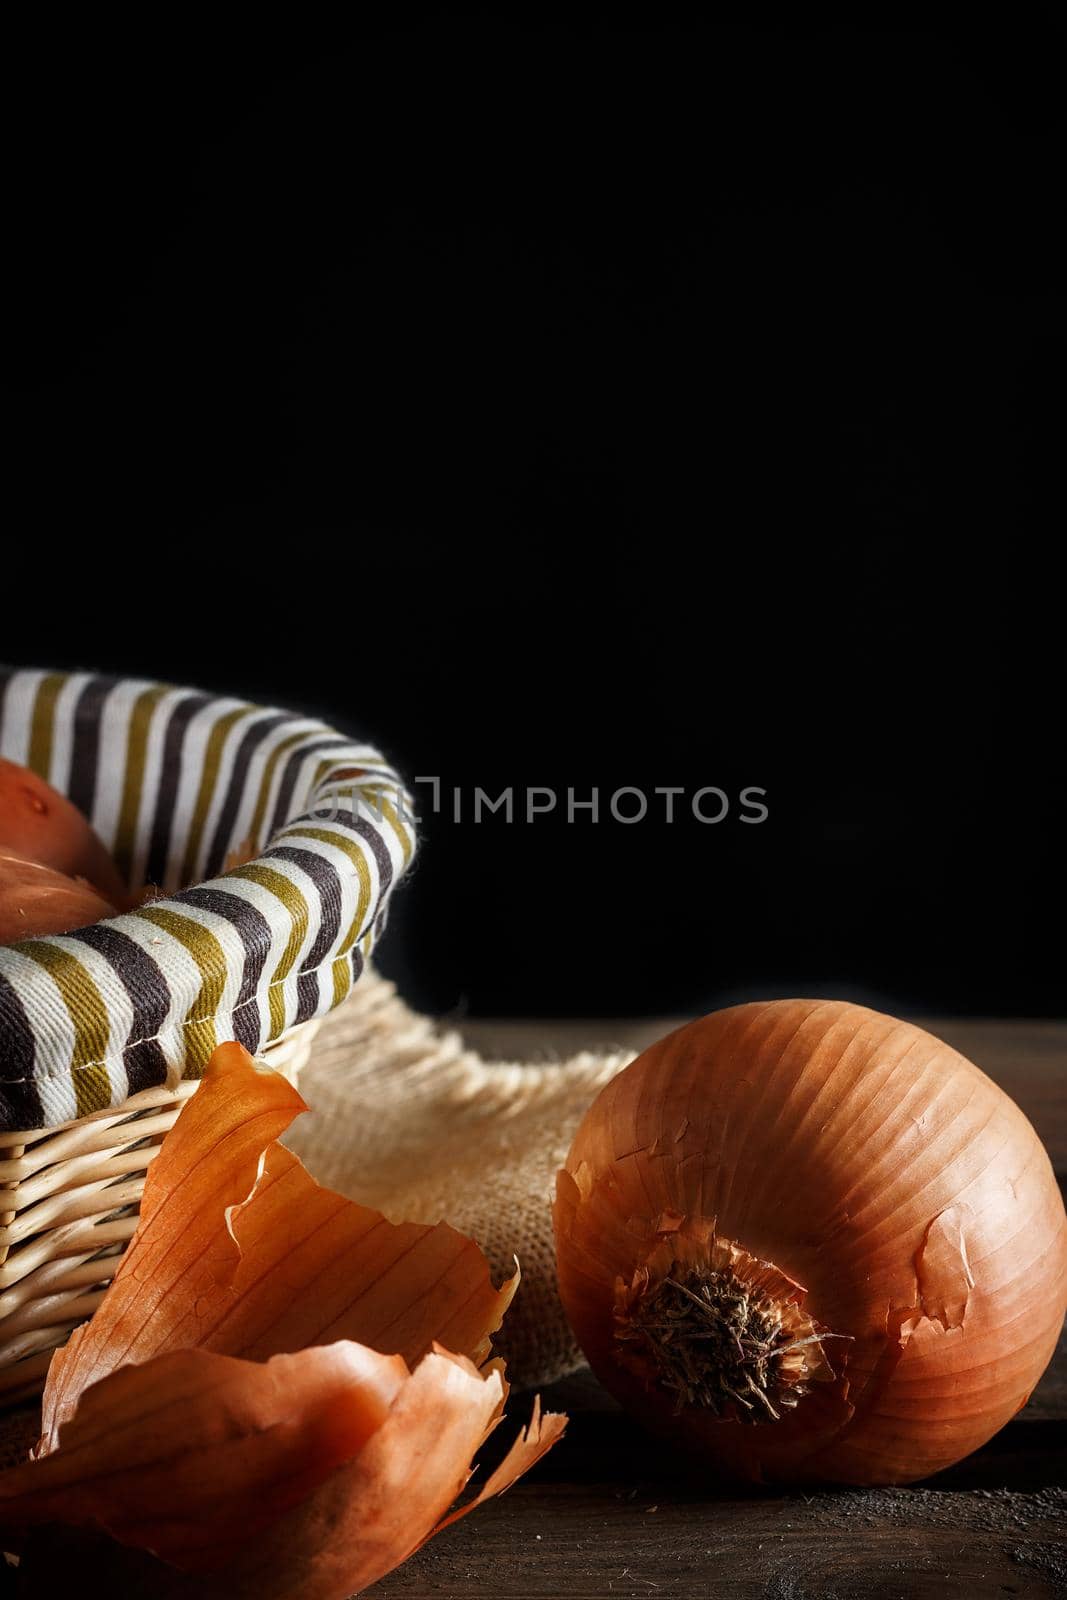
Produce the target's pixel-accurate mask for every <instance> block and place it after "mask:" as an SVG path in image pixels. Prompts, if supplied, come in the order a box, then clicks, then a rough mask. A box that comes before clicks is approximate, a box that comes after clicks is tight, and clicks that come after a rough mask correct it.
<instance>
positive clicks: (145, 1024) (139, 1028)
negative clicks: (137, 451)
mask: <svg viewBox="0 0 1067 1600" xmlns="http://www.w3.org/2000/svg"><path fill="white" fill-rule="evenodd" d="M70 937H71V938H72V939H78V940H80V941H81V943H82V944H84V945H88V947H89V949H90V950H95V951H96V953H97V955H100V956H103V958H104V960H105V961H106V962H107V963H108V965H109V966H110V967H111V969H112V970H113V971H114V973H115V975H116V976H117V977H118V978H119V980H120V981H121V983H122V986H123V988H124V989H125V990H126V993H127V994H128V995H129V997H130V1004H131V1006H132V1007H133V1021H132V1022H131V1024H130V1031H129V1033H128V1034H127V1035H126V1044H125V1046H124V1048H123V1052H122V1059H123V1064H124V1065H125V1068H126V1076H127V1079H128V1080H129V1085H130V1093H131V1094H136V1093H137V1092H138V1090H140V1089H154V1088H155V1087H156V1085H157V1084H160V1083H165V1082H166V1080H167V1060H166V1057H165V1055H164V1054H163V1047H162V1045H161V1044H160V1043H159V1041H158V1039H157V1037H156V1036H157V1034H158V1033H159V1032H160V1030H161V1029H162V1027H163V1024H164V1023H165V1022H166V1020H167V1015H168V1013H169V1011H170V1002H171V995H170V988H169V986H168V984H167V980H166V978H165V977H164V976H163V973H162V971H161V970H160V968H159V966H158V965H157V964H156V962H155V961H153V960H152V957H151V956H150V955H149V954H148V952H147V951H146V950H142V948H141V946H140V945H139V944H138V943H137V942H136V940H134V939H131V938H130V936H129V935H128V934H126V933H120V931H119V930H118V928H113V927H110V926H109V925H108V924H107V923H106V922H98V923H96V924H95V925H94V926H93V927H91V928H79V929H78V931H77V933H72V934H71V935H70Z"/></svg>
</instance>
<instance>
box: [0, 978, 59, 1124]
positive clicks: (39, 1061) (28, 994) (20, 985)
mask: <svg viewBox="0 0 1067 1600" xmlns="http://www.w3.org/2000/svg"><path fill="white" fill-rule="evenodd" d="M0 973H2V974H3V976H4V977H5V978H6V979H7V980H8V982H9V983H10V984H11V986H12V988H13V989H14V990H15V992H16V993H17V995H18V997H19V1000H20V1002H21V1003H22V1007H23V1010H24V1011H25V1013H26V1016H27V1017H28V1018H29V1021H30V1025H31V1027H32V1028H33V1035H34V1044H35V1047H36V1048H35V1053H34V1061H33V1076H34V1079H35V1081H36V1084H37V1092H38V1093H39V1094H40V1095H41V1097H42V1100H43V1098H44V1094H45V1089H46V1087H47V1088H48V1091H49V1093H48V1108H49V1118H50V1121H51V1123H52V1124H53V1125H54V1124H55V1123H56V1122H68V1121H69V1120H70V1119H71V1118H72V1117H76V1116H77V1115H78V1101H77V1098H76V1096H75V1093H74V1084H73V1082H72V1080H71V1073H70V1064H71V1062H72V1061H73V1059H74V1022H73V1019H72V1017H71V1014H70V1012H69V1011H68V1010H67V1007H66V1005H65V1004H64V1001H63V996H62V994H61V993H60V991H59V987H58V985H57V984H56V981H55V979H54V978H53V977H52V976H51V974H50V973H48V972H46V971H45V969H44V968H43V967H39V966H38V965H37V963H36V961H31V960H30V958H29V956H24V955H23V954H22V953H21V951H19V950H12V949H10V948H2V947H0ZM57 1108H58V1109H59V1110H62V1111H63V1115H62V1116H60V1115H58V1114H57Z"/></svg>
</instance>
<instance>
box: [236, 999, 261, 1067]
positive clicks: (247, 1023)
mask: <svg viewBox="0 0 1067 1600" xmlns="http://www.w3.org/2000/svg"><path fill="white" fill-rule="evenodd" d="M233 1036H234V1038H235V1039H236V1040H237V1043H238V1044H243V1045H244V1047H245V1049H246V1050H247V1051H248V1053H249V1055H253V1056H254V1055H256V1054H257V1052H258V1050H259V1047H260V1045H261V1044H262V1043H263V1024H262V1022H261V1020H260V1015H259V1001H258V1000H251V1001H249V1003H248V1005H246V1006H242V1007H241V1009H240V1011H235V1012H234V1014H233Z"/></svg>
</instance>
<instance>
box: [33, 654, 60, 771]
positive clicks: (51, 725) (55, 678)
mask: <svg viewBox="0 0 1067 1600" xmlns="http://www.w3.org/2000/svg"><path fill="white" fill-rule="evenodd" d="M66 681H67V673H65V672H49V673H48V674H47V676H45V677H43V678H42V679H41V681H40V683H39V684H38V686H37V694H36V696H35V698H34V702H33V716H32V718H31V720H30V752H29V761H28V763H27V765H28V766H29V768H30V770H31V771H32V772H36V773H37V775H38V777H41V778H44V780H45V781H46V782H47V781H48V780H49V778H50V777H51V775H52V739H53V734H54V732H55V725H56V700H57V699H58V698H59V691H60V690H61V689H62V687H63V685H64V684H65V683H66Z"/></svg>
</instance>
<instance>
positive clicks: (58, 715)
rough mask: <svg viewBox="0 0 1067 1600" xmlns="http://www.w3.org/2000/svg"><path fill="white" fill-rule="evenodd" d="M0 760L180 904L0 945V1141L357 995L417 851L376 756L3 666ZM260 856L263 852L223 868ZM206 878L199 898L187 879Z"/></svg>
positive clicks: (137, 686)
mask: <svg viewBox="0 0 1067 1600" xmlns="http://www.w3.org/2000/svg"><path fill="white" fill-rule="evenodd" d="M0 755H3V756H6V757H7V758H8V759H9V760H11V761H17V762H20V763H21V764H23V765H25V766H28V767H31V768H32V769H33V770H34V771H35V772H37V773H39V774H40V775H41V777H43V778H46V779H47V780H48V782H49V783H51V784H52V785H53V786H54V787H55V788H57V789H59V790H61V791H62V792H63V793H64V794H66V795H68V796H69V797H70V799H71V800H73V801H74V803H75V804H76V805H77V806H78V807H79V808H80V809H81V810H82V811H83V812H84V814H85V815H86V816H87V817H89V818H90V820H91V821H92V823H93V826H94V827H95V828H96V830H97V832H98V833H99V834H100V836H101V838H102V839H103V840H104V843H105V844H107V845H108V847H109V848H110V849H111V850H112V852H113V854H114V856H115V859H116V861H117V862H118V865H119V868H120V870H121V871H122V872H123V874H124V875H125V877H126V878H127V881H128V882H129V884H130V886H131V888H134V889H136V888H139V887H141V886H142V885H144V884H158V885H159V886H160V887H161V888H162V889H163V890H165V891H166V893H167V895H168V896H169V898H164V899H158V900H154V901H153V902H152V903H150V904H147V905H145V906H144V907H142V908H141V909H140V910H137V911H133V912H129V913H127V914H126V915H123V916H119V917H115V918H113V919H111V920H109V921H107V922H101V923H98V924H96V925H95V926H94V927H91V928H83V929H81V930H79V931H78V932H76V933H71V934H67V935H64V936H62V937H49V938H38V939H26V940H23V941H22V942H20V943H19V944H15V945H10V946H8V947H6V948H0V1128H2V1129H4V1130H5V1131H10V1130H14V1129H17V1130H23V1129H25V1130H29V1129H33V1128H51V1127H55V1126H56V1125H57V1124H59V1123H62V1122H67V1121H70V1120H72V1119H74V1118H76V1117H82V1116H85V1115H86V1114H87V1113H89V1112H92V1111H100V1110H104V1109H106V1108H108V1107H110V1106H117V1105H121V1104H122V1103H123V1102H124V1101H125V1100H126V1099H127V1098H128V1097H129V1096H130V1095H132V1094H136V1093H138V1091H140V1090H142V1089H148V1088H151V1087H154V1086H156V1085H159V1084H164V1083H166V1084H169V1085H171V1086H173V1085H174V1084H175V1083H176V1082H177V1081H178V1080H179V1079H180V1078H182V1077H183V1076H184V1077H198V1076H199V1075H200V1074H201V1072H202V1071H203V1069H204V1066H205V1064H206V1062H207V1060H208V1058H209V1056H210V1055H211V1052H212V1051H213V1050H214V1048H215V1046H216V1044H218V1043H220V1042H221V1041H223V1040H225V1039H239V1040H240V1041H241V1043H242V1044H244V1045H245V1046H246V1047H247V1048H248V1049H249V1050H252V1051H257V1050H260V1049H262V1047H263V1046H264V1045H266V1044H267V1043H269V1042H270V1041H272V1040H274V1039H278V1038H280V1037H281V1035H282V1034H284V1033H285V1032H286V1031H287V1030H288V1029H289V1028H291V1027H293V1026H294V1025H295V1024H296V1023H299V1022H304V1021H307V1020H309V1019H310V1018H312V1017H316V1016H321V1015H322V1014H323V1013H324V1012H327V1011H329V1010H331V1009H332V1008H333V1007H334V1006H336V1005H337V1004H338V1003H339V1002H340V1001H341V1000H343V999H344V997H345V995H346V994H347V993H348V991H349V989H350V988H351V986H352V984H353V982H354V981H355V980H356V979H357V978H358V977H359V975H360V973H361V971H362V970H363V967H364V964H365V962H366V960H367V957H368V955H369V953H370V950H371V947H372V945H373V944H374V942H375V941H376V939H377V937H378V935H379V934H380V933H381V930H382V928H383V926H384V920H385V911H386V903H387V901H388V898H389V894H390V891H391V890H392V888H393V886H394V885H395V883H396V882H397V880H398V878H399V877H400V876H401V874H402V873H403V871H404V869H405V868H406V867H407V865H408V863H409V862H410V860H411V857H412V854H413V852H414V848H415V835H414V828H413V825H412V806H411V803H410V800H409V798H408V796H407V794H406V793H405V791H404V789H403V787H402V785H401V782H400V779H399V778H398V777H397V775H396V773H395V772H394V771H393V770H392V769H391V768H390V767H389V766H388V765H387V763H386V762H385V761H384V760H383V758H382V756H381V755H380V754H379V753H378V751H377V750H375V749H373V748H372V747H371V746H369V745H367V744H363V743H360V742H359V741H357V740H353V739H350V738H346V737H344V735H342V734H340V733H337V732H335V731H334V730H333V729H332V728H329V727H327V726H326V724H325V723H323V722H319V721H316V720H315V719H314V718H311V717H301V716H296V715H293V714H292V713H290V712H286V711H278V710H274V709H269V708H266V707H262V706H256V705H250V704H248V703H247V702H246V701H243V700H233V699H224V698H219V697H218V696H214V695H208V694H204V693H201V692H200V691H198V690H196V689H182V688H174V687H171V686H170V685H168V684H159V683H150V682H145V681H141V680H134V679H116V678H102V677H97V676H94V675H92V674H90V673H84V672H76V673H57V672H41V671H27V670H15V669H11V668H5V667H3V666H0ZM249 841H251V842H252V844H253V845H254V847H255V849H256V851H257V855H256V859H255V860H253V861H251V862H249V863H248V864H247V865H244V866H239V867H237V868H235V869H234V870H232V871H229V872H224V871H223V865H224V863H225V861H226V859H227V857H228V856H230V855H231V854H232V853H233V852H235V851H237V850H240V849H243V847H244V846H245V845H246V844H247V843H248V842H249ZM183 884H184V885H188V884H195V885H196V887H195V888H184V889H182V888H181V886H182V885H183Z"/></svg>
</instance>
